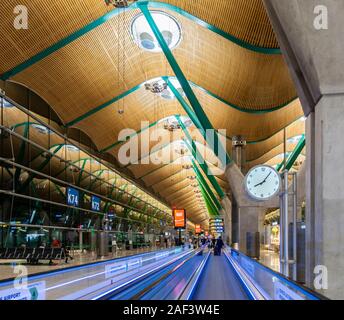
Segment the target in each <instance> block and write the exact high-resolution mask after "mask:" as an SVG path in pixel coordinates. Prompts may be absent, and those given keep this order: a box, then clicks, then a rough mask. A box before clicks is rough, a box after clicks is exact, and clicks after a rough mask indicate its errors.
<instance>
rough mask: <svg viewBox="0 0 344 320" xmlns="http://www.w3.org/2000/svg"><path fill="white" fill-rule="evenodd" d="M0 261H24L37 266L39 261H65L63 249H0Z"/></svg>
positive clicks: (65, 256)
mask: <svg viewBox="0 0 344 320" xmlns="http://www.w3.org/2000/svg"><path fill="white" fill-rule="evenodd" d="M0 259H16V260H26V261H27V262H28V263H31V264H37V263H38V261H39V260H49V263H52V260H63V259H67V255H66V251H65V249H64V248H0Z"/></svg>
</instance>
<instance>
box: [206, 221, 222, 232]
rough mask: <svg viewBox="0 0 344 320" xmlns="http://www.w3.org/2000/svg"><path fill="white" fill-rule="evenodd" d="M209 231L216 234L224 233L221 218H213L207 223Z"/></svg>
mask: <svg viewBox="0 0 344 320" xmlns="http://www.w3.org/2000/svg"><path fill="white" fill-rule="evenodd" d="M209 226H210V230H211V231H212V232H216V233H223V232H224V220H223V219H222V218H213V219H210V221H209Z"/></svg>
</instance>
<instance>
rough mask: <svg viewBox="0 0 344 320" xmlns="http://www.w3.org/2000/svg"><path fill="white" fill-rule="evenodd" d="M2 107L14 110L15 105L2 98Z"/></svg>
mask: <svg viewBox="0 0 344 320" xmlns="http://www.w3.org/2000/svg"><path fill="white" fill-rule="evenodd" d="M0 106H3V107H4V108H13V107H14V105H13V104H12V103H9V102H8V101H7V100H5V99H3V98H1V100H0Z"/></svg>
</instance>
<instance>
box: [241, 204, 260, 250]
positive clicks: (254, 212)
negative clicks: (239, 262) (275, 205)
mask: <svg viewBox="0 0 344 320" xmlns="http://www.w3.org/2000/svg"><path fill="white" fill-rule="evenodd" d="M264 216H265V209H264V208H257V207H241V208H239V250H240V251H241V252H243V253H245V254H246V253H247V241H246V238H247V233H248V232H250V233H256V232H259V233H260V234H263V232H264Z"/></svg>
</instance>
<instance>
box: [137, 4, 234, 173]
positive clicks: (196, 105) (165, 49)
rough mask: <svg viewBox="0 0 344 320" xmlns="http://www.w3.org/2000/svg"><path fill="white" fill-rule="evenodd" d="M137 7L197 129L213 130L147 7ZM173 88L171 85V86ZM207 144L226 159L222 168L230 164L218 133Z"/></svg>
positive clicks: (142, 5) (141, 5) (140, 5)
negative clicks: (150, 30)
mask: <svg viewBox="0 0 344 320" xmlns="http://www.w3.org/2000/svg"><path fill="white" fill-rule="evenodd" d="M138 6H139V8H140V9H141V11H142V13H143V15H144V16H145V18H146V20H147V22H148V24H149V26H150V28H151V29H152V31H153V33H154V35H155V37H156V39H157V41H158V43H159V45H160V47H161V49H162V51H163V53H164V55H165V57H166V59H167V61H168V62H169V64H170V66H171V68H172V70H173V72H174V74H175V75H176V77H177V79H178V81H179V83H180V85H181V86H182V88H183V90H184V93H185V95H186V97H187V98H188V100H189V101H190V104H191V106H192V108H193V110H194V112H195V114H196V116H197V118H198V120H199V122H200V124H201V125H202V126H201V127H200V126H199V125H197V124H196V123H195V124H196V125H197V127H198V128H199V129H201V128H203V130H213V131H215V130H214V127H213V126H212V124H211V123H210V121H209V119H208V117H207V115H206V114H205V112H204V110H203V108H202V106H201V104H200V103H199V101H198V99H197V97H196V95H195V93H194V92H193V90H192V88H191V86H190V84H189V82H188V80H187V79H186V77H185V75H184V73H183V71H182V69H181V68H180V67H179V65H178V63H177V60H176V59H175V58H174V56H173V54H172V52H171V50H170V48H169V46H168V45H167V43H166V41H165V39H164V37H163V35H162V33H161V32H160V30H159V28H158V26H157V25H156V23H155V21H154V19H153V17H152V15H151V13H150V11H149V9H148V5H147V3H140V2H138ZM172 87H173V85H172ZM206 134H208V132H206ZM207 142H208V143H209V142H210V143H209V144H210V145H211V147H212V149H213V150H214V153H215V154H216V156H217V157H218V158H220V159H221V156H220V155H223V156H225V157H226V159H225V161H224V163H223V166H224V167H226V166H227V165H228V164H229V163H231V162H232V160H231V159H230V157H229V155H228V153H227V151H226V150H225V149H224V147H223V145H222V144H221V142H220V141H219V137H218V133H217V132H216V131H215V132H214V141H211V139H207Z"/></svg>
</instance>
